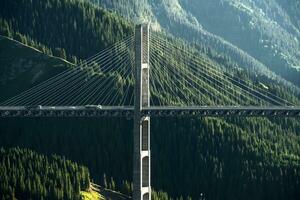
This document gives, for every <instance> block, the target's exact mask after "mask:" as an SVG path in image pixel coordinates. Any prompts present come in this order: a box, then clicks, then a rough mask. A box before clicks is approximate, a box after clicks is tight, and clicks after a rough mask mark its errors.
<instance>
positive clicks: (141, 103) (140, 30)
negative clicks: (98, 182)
mask: <svg viewBox="0 0 300 200" xmlns="http://www.w3.org/2000/svg"><path fill="white" fill-rule="evenodd" d="M149 30H150V24H141V25H137V26H136V27H135V99H134V127H133V129H134V130H133V134H134V136H133V137H134V141H133V146H134V147H133V148H134V150H133V200H149V199H151V184H150V183H151V182H150V178H151V174H150V169H151V167H150V117H149V116H142V115H141V110H142V108H146V107H149V106H150V91H149V67H150V65H149V37H150V32H149Z"/></svg>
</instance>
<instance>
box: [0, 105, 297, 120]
mask: <svg viewBox="0 0 300 200" xmlns="http://www.w3.org/2000/svg"><path fill="white" fill-rule="evenodd" d="M133 112H134V108H133V107H132V106H120V107H117V106H102V107H101V108H96V107H95V108H91V107H86V106H58V107H51V106H41V107H36V108H34V107H24V106H13V107H10V106H2V107H1V106H0V118H4V117H129V118H130V117H133ZM142 113H143V115H150V116H151V117H178V116H180V117H186V116H211V117H230V116H247V117H259V116H262V117H265V116H268V117H300V107H276V106H273V107H254V106H245V107H242V106H241V107H237V106H233V107H231V106H225V107H221V106H219V107H217V106H191V107H160V106H158V107H157V106H155V107H149V108H145V109H143V110H142Z"/></svg>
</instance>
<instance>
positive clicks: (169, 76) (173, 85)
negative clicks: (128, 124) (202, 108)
mask: <svg viewBox="0 0 300 200" xmlns="http://www.w3.org/2000/svg"><path fill="white" fill-rule="evenodd" d="M164 61H165V59H159V58H158V56H157V55H155V53H152V54H151V59H150V63H151V66H153V70H152V71H151V73H153V74H154V77H153V78H154V79H153V82H154V84H155V82H157V83H159V84H160V85H162V86H161V87H162V88H165V86H167V89H168V91H169V92H167V91H164V92H163V94H161V95H162V97H161V98H162V99H163V100H166V101H165V103H164V105H168V101H170V100H172V99H173V101H174V104H173V103H172V102H169V103H170V104H171V105H176V104H179V105H182V106H184V105H186V104H187V103H186V102H190V103H191V104H193V105H194V104H195V105H196V102H194V101H193V100H194V99H193V98H192V99H191V98H189V97H190V96H195V95H196V96H197V97H198V98H199V99H200V101H202V102H201V103H203V104H202V105H204V102H203V100H202V99H201V96H203V95H199V94H202V92H203V91H201V90H199V88H195V87H194V86H193V85H191V83H190V82H189V81H188V80H187V79H186V78H184V77H182V76H180V75H178V73H177V74H176V73H175V74H174V73H172V70H170V69H169V68H168V67H167V65H168V63H164ZM156 65H160V67H157V66H156ZM160 80H163V83H162V82H161V81H160ZM181 80H182V81H181ZM186 84H187V85H189V87H188V86H187V85H186ZM178 88H179V89H178ZM174 90H175V91H174ZM203 90H204V88H203ZM157 93H161V92H157ZM151 98H153V97H151Z"/></svg>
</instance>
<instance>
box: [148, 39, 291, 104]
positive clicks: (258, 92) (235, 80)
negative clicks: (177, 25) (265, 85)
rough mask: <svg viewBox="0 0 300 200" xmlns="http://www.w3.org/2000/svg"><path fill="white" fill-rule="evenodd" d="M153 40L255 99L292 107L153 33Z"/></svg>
mask: <svg viewBox="0 0 300 200" xmlns="http://www.w3.org/2000/svg"><path fill="white" fill-rule="evenodd" d="M153 38H155V40H157V41H158V42H159V43H160V44H161V45H163V46H167V48H171V47H172V48H174V49H176V50H177V51H180V52H182V54H183V53H184V54H185V55H186V56H187V57H189V58H191V62H196V63H197V65H199V66H203V67H205V68H207V69H209V70H212V71H214V72H216V73H218V74H219V75H221V76H225V77H227V78H228V79H229V81H231V82H232V83H234V84H235V85H237V86H239V87H240V88H241V89H244V91H245V90H246V89H247V90H249V91H248V92H251V93H253V95H256V98H257V97H263V98H265V99H266V100H268V101H269V102H272V103H271V104H273V105H287V106H291V105H293V104H292V103H290V102H288V101H287V100H285V99H283V98H281V97H278V96H276V95H275V94H273V93H271V92H269V91H266V90H262V89H261V88H259V87H257V86H255V85H254V84H253V83H251V82H246V81H244V80H242V79H240V78H238V77H235V76H233V75H231V74H229V73H227V72H221V71H220V69H218V68H217V67H215V66H213V65H212V64H211V63H209V62H208V61H205V60H206V59H203V58H201V59H200V58H199V55H197V54H195V53H193V52H191V51H188V50H186V49H182V48H179V47H178V46H176V45H174V44H172V43H170V42H168V41H167V40H166V39H163V38H161V37H160V36H158V35H157V34H155V33H153ZM170 46H171V47H170ZM227 81H228V80H227ZM249 85H250V86H251V87H250V86H249ZM264 93H265V94H264Z"/></svg>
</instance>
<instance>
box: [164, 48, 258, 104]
mask: <svg viewBox="0 0 300 200" xmlns="http://www.w3.org/2000/svg"><path fill="white" fill-rule="evenodd" d="M161 51H163V52H164V57H165V58H168V60H170V59H172V57H174V55H171V53H170V52H168V49H161ZM178 56H180V55H178ZM183 61H184V63H185V65H186V66H189V68H186V67H185V68H184V69H185V70H186V71H187V72H188V73H191V74H192V76H195V75H197V76H200V77H201V78H202V79H205V81H206V83H209V84H212V85H214V89H216V88H215V87H218V88H219V89H220V90H222V91H223V92H225V93H226V95H228V96H231V97H233V99H235V101H237V102H241V101H242V100H241V99H238V98H237V97H236V96H234V95H233V94H232V91H231V92H230V91H228V90H226V89H225V87H226V86H227V87H229V86H228V85H226V84H222V83H221V82H220V81H219V80H218V79H215V78H214V77H213V76H211V75H210V74H208V72H207V71H203V70H202V69H201V68H200V67H199V68H195V66H194V65H191V63H193V62H192V61H191V60H186V59H185V60H183ZM197 76H196V79H198V80H201V79H199V77H197ZM216 83H219V84H216ZM222 86H223V87H224V88H223V87H222ZM210 88H212V87H210ZM229 88H230V87H229ZM230 89H232V88H230ZM215 91H216V90H215ZM219 94H220V93H219ZM239 94H241V93H240V92H239ZM242 96H244V97H246V98H247V99H250V98H249V97H247V96H245V95H242ZM227 100H228V99H227ZM252 101H253V100H252ZM222 102H224V101H222ZM235 105H236V104H235Z"/></svg>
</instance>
